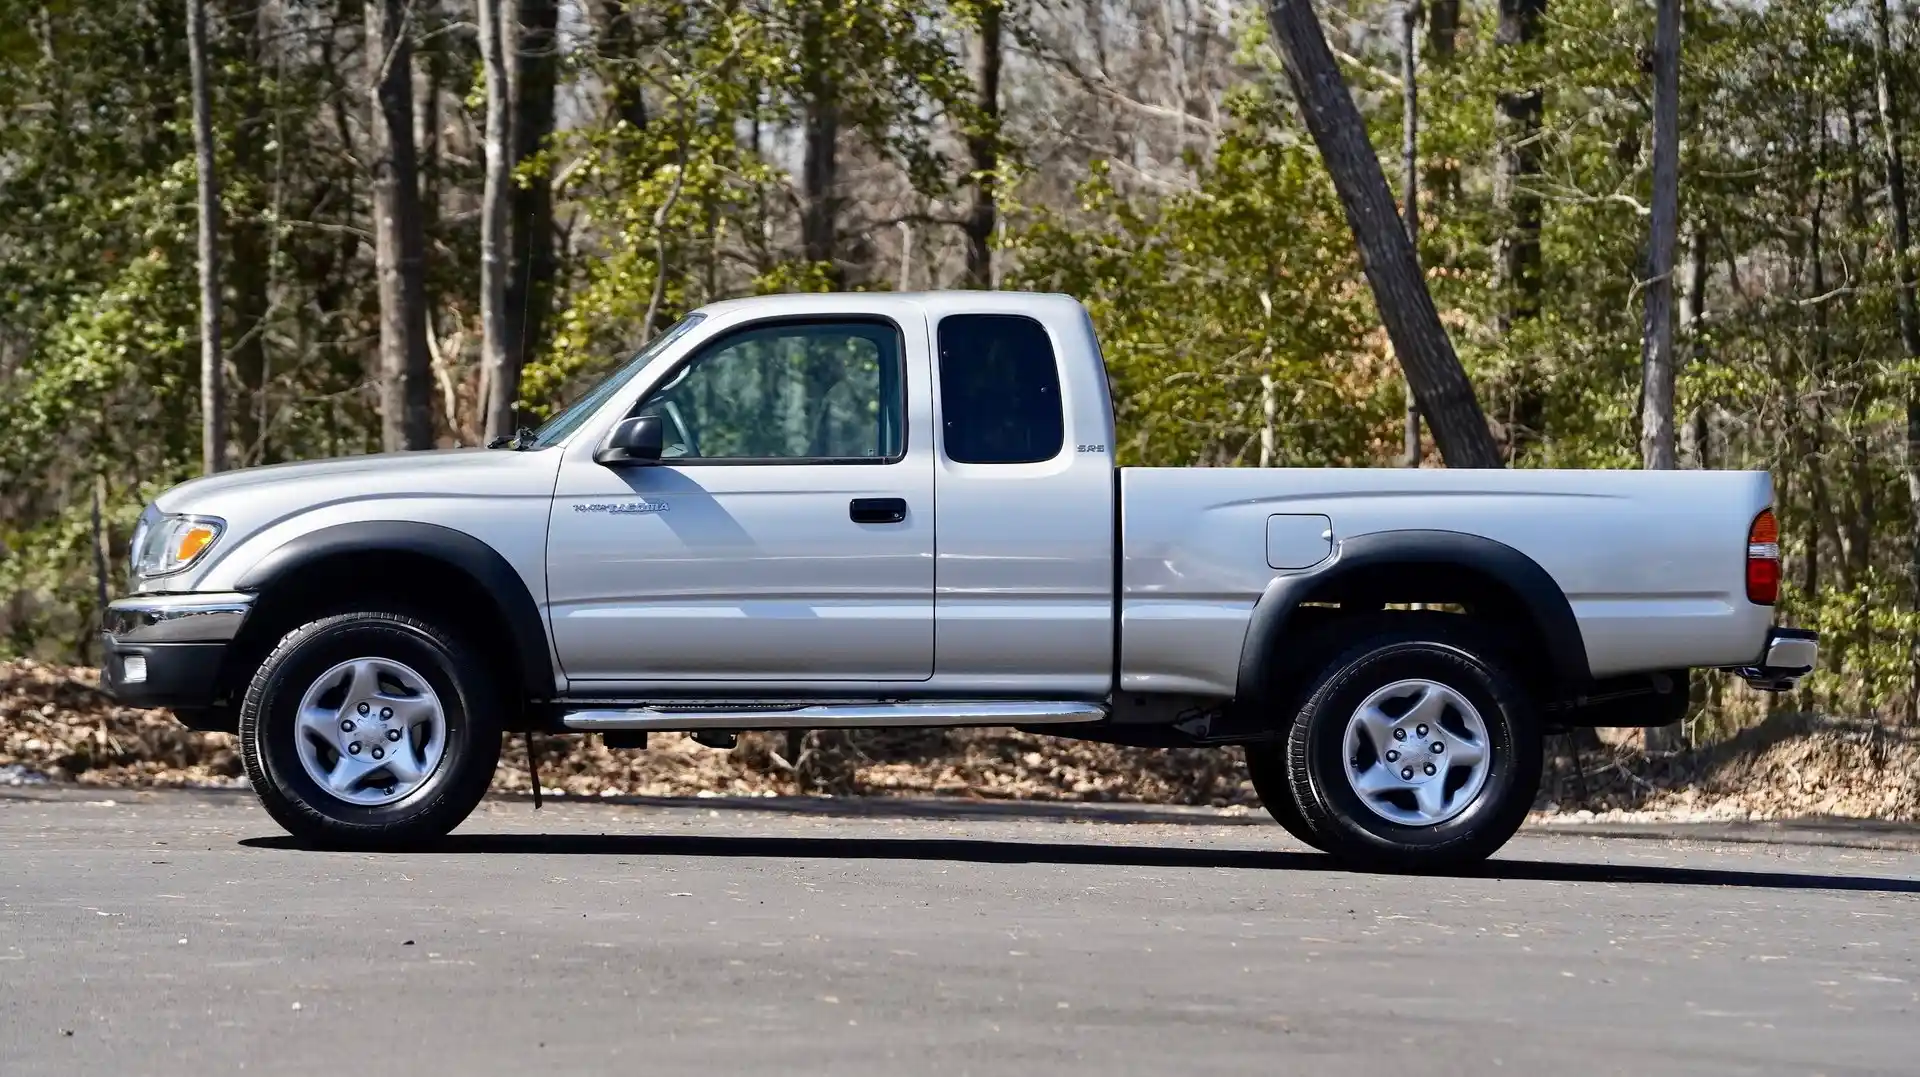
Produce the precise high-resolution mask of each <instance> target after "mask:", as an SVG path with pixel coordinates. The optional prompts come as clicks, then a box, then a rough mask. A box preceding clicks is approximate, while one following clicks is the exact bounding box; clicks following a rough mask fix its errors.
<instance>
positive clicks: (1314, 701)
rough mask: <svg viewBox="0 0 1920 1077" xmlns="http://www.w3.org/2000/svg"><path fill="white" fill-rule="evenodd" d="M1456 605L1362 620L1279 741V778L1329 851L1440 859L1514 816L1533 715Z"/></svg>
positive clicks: (1414, 863) (1530, 784)
mask: <svg viewBox="0 0 1920 1077" xmlns="http://www.w3.org/2000/svg"><path fill="white" fill-rule="evenodd" d="M1456 618H1457V615H1450V614H1435V615H1429V616H1419V615H1412V616H1407V617H1406V618H1405V620H1406V623H1405V624H1402V625H1393V626H1391V627H1382V628H1380V629H1379V630H1378V631H1373V632H1370V633H1368V634H1367V635H1365V636H1364V637H1363V638H1361V639H1360V640H1359V641H1358V642H1357V643H1355V644H1354V645H1353V646H1351V647H1349V648H1347V649H1346V650H1344V651H1342V652H1341V653H1340V654H1339V655H1338V656H1337V657H1335V658H1334V659H1333V660H1332V661H1331V662H1330V663H1328V665H1327V666H1326V668H1325V669H1324V670H1323V671H1322V672H1321V674H1320V675H1319V677H1318V678H1316V679H1315V681H1314V683H1313V684H1312V685H1311V687H1310V688H1309V690H1308V691H1307V693H1306V697H1305V702H1304V704H1302V706H1301V708H1300V710H1299V712H1298V713H1297V714H1296V715H1295V716H1294V720H1293V726H1292V730H1291V733H1290V735H1289V737H1288V739H1287V743H1286V747H1285V749H1284V756H1285V760H1286V773H1287V785H1288V788H1289V790H1290V792H1291V794H1292V799H1293V802H1294V805H1295V807H1296V809H1297V810H1298V811H1299V813H1300V816H1301V819H1302V820H1303V822H1304V823H1305V825H1306V827H1307V829H1308V831H1309V832H1310V833H1311V834H1312V836H1313V839H1314V844H1317V845H1318V846H1319V847H1320V848H1322V849H1325V850H1326V851H1327V852H1330V853H1332V854H1334V855H1335V856H1338V857H1340V858H1342V859H1344V860H1347V861H1349V862H1352V863H1355V864H1358V865H1362V866H1366V867H1373V868H1379V869H1383V870H1389V871H1445V870H1450V869H1456V868H1461V867H1465V866H1467V865H1470V864H1473V863H1477V862H1478V861H1480V860H1483V859H1485V858H1486V857H1488V856H1491V855H1492V854H1493V853H1494V852H1495V851H1496V850H1498V849H1499V848H1500V847H1501V846H1502V845H1504V844H1506V842H1507V840H1508V839H1509V838H1511V837H1512V836H1513V833H1514V831H1516V830H1518V829H1519V827H1520V824H1521V823H1522V822H1523V821H1524V820H1525V819H1526V813H1527V810H1528V809H1529V808H1531V807H1532V805H1533V798H1534V794H1535V793H1536V792H1537V791H1538V790H1539V785H1540V765H1541V761H1540V730H1539V725H1538V723H1537V722H1536V720H1535V716H1534V714H1533V709H1532V707H1531V705H1530V704H1529V701H1528V699H1527V696H1526V694H1525V693H1524V692H1523V691H1522V690H1521V689H1520V687H1519V686H1518V684H1516V683H1515V680H1514V678H1513V677H1512V676H1511V675H1509V674H1508V673H1507V672H1506V670H1505V668H1504V664H1503V662H1502V661H1501V658H1500V652H1499V650H1498V649H1497V648H1495V647H1493V646H1491V645H1490V644H1489V643H1488V641H1486V640H1485V639H1484V638H1482V637H1480V636H1479V635H1478V634H1477V633H1475V632H1474V631H1473V630H1472V626H1471V624H1470V623H1468V622H1464V621H1457V620H1456ZM1396 619H1397V618H1396Z"/></svg>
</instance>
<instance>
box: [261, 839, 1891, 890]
mask: <svg viewBox="0 0 1920 1077" xmlns="http://www.w3.org/2000/svg"><path fill="white" fill-rule="evenodd" d="M240 844H241V845H243V846H247V847H249V848H255V849H295V848H302V846H301V845H300V844H299V843H297V842H295V841H294V840H292V839H290V838H284V837H272V838H247V839H245V840H243V841H241V842H240ZM421 852H422V853H426V854H429V855H431V854H449V853H451V854H455V855H482V856H486V855H493V856H627V857H647V856H656V857H673V856H694V857H706V858H715V859H765V860H834V861H848V860H902V861H905V860H928V861H940V862H946V863H957V864H1059V865H1085V866H1096V867H1132V868H1196V869H1213V870H1244V871H1326V872H1352V871H1354V869H1351V868H1347V867H1343V866H1342V865H1340V864H1339V863H1338V862H1336V861H1335V860H1333V858H1331V857H1328V856H1324V855H1322V854H1319V853H1305V852H1284V851H1268V850H1259V849H1205V848H1185V847H1168V846H1158V845H1094V844H1081V843H1067V842H1038V841H989V840H983V839H973V838H778V837H710V836H703V835H691V834H672V835H644V834H632V835H625V834H455V835H452V836H450V837H447V838H443V839H441V840H440V841H438V842H436V843H434V844H433V845H430V846H428V847H426V848H424V849H422V850H421ZM1356 873H1357V872H1356ZM1443 877H1446V878H1458V879H1499V880H1529V881H1535V882H1555V883H1629V884H1637V885H1648V886H1737V887H1746V888H1752V889H1761V890H1838V891H1853V892H1862V893H1881V894H1920V879H1897V878H1876V877H1872V876H1856V875H1831V874H1823V873H1806V872H1782V871H1733V870H1723V869H1717V868H1682V867H1664V866H1659V865H1648V864H1586V863H1577V862H1568V861H1554V860H1491V861H1488V862H1487V863H1485V864H1481V865H1479V866H1478V867H1476V868H1473V869H1471V870H1468V871H1463V872H1454V873H1449V874H1447V875H1445V876H1443Z"/></svg>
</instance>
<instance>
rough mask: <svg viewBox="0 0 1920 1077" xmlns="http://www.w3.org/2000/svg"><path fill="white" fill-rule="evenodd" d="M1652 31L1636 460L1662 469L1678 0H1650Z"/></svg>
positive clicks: (1674, 232)
mask: <svg viewBox="0 0 1920 1077" xmlns="http://www.w3.org/2000/svg"><path fill="white" fill-rule="evenodd" d="M1656 3H1657V7H1656V10H1655V13H1654V30H1653V231H1652V234H1651V236H1650V237H1649V242H1648V244H1647V277H1648V282H1647V300H1646V302H1647V316H1646V333H1645V335H1644V336H1643V337H1642V338H1641V341H1642V342H1641V348H1640V363H1641V381H1640V392H1641V397H1642V400H1643V401H1644V403H1643V405H1642V406H1641V409H1640V419H1641V427H1640V458H1641V462H1642V463H1643V464H1644V465H1645V466H1646V467H1648V468H1652V469H1657V470H1662V471H1668V470H1672V468H1673V466H1674V453H1673V442H1674V438H1673V381H1674V355H1673V252H1674V246H1675V243H1676V241H1677V240H1678V238H1679V232H1680V141H1679V140H1680V0H1656Z"/></svg>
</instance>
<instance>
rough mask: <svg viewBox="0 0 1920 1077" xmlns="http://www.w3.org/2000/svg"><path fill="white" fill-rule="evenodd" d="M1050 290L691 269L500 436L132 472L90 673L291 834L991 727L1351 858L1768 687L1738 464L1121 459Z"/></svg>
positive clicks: (1487, 822)
mask: <svg viewBox="0 0 1920 1077" xmlns="http://www.w3.org/2000/svg"><path fill="white" fill-rule="evenodd" d="M1114 436H1115V435H1114V418H1113V408H1112V404H1111V401H1110V400H1109V397H1108V387H1107V377H1106V370H1105V366H1104V364H1103V362H1102V359H1101V355H1100V350H1099V346H1098V344H1097V342H1096V341H1095V338H1094V331H1093V326H1092V323H1091V321H1090V320H1089V318H1088V315H1087V312H1086V310H1085V309H1084V308H1083V307H1082V306H1081V305H1080V304H1079V303H1077V302H1075V301H1074V300H1073V299H1071V298H1068V297H1065V296H1055V295H1032V294H1021V293H1000V292H960V293H933V294H923V295H909V294H894V295H889V294H867V295H792V296H776V297H764V298H756V299H745V300H738V301H732V302H724V303H716V304H714V305H712V306H709V307H706V308H704V309H701V310H699V311H697V312H695V313H693V314H691V315H689V316H688V317H687V318H685V319H684V320H683V321H681V322H679V323H678V324H677V325H675V326H674V327H673V328H672V329H671V330H670V331H668V332H666V333H664V334H662V335H660V336H659V337H658V338H656V339H655V340H654V341H653V342H652V343H651V344H649V345H648V346H647V347H646V349H645V350H643V351H641V352H640V353H639V354H638V355H636V356H634V357H633V358H632V359H631V360H630V361H629V362H627V363H625V364H624V365H623V366H621V367H620V368H619V369H618V370H617V371H615V372H614V373H613V374H611V375H610V376H608V377H607V378H606V379H605V380H603V381H601V382H600V383H599V384H598V385H596V386H595V387H593V388H592V389H591V390H590V391H588V392H586V393H585V394H584V395H583V396H581V397H580V398H579V399H578V400H577V401H575V402H574V403H572V404H571V406H568V407H566V408H565V409H563V410H561V411H559V412H558V413H557V414H555V415H554V416H553V417H552V418H551V419H549V420H548V421H547V422H546V423H545V424H544V425H542V426H540V427H539V428H538V429H534V430H523V431H522V432H520V433H519V434H517V435H515V436H514V437H512V438H508V439H502V440H501V441H499V442H497V443H496V445H495V446H493V447H490V448H484V449H482V448H474V449H456V450H448V451H439V452H419V453H404V454H385V455H372V456H360V457H353V458H348V459H340V460H329V461H320V462H311V463H297V464H286V465H280V466H274V467H262V468H253V469H247V470H241V471H234V472H228V473H225V474H218V475H211V476H208V477H205V478H201V479H196V480H194V481H191V482H187V483H185V484H183V485H180V486H177V487H174V488H173V489H171V490H168V491H167V492H166V493H164V494H162V495H160V497H159V498H158V499H157V500H156V501H155V502H154V504H152V505H151V506H149V507H148V508H147V509H146V511H145V513H144V514H143V515H142V516H141V518H140V523H139V526H138V530H137V532H136V533H135V535H134V538H133V557H132V560H133V564H132V575H131V582H130V585H129V586H130V593H129V594H127V595H126V597H124V598H122V599H120V600H118V601H116V602H114V603H112V604H111V607H110V609H109V611H108V614H107V616H106V618H105V625H104V629H103V634H104V640H103V642H104V654H105V656H106V657H105V667H106V668H105V677H106V682H107V684H108V685H109V687H110V689H111V691H112V692H113V693H114V694H115V695H116V696H117V697H118V698H119V699H121V700H123V701H124V702H126V703H128V704H131V705H135V706H151V707H166V708H171V709H172V710H173V711H174V712H175V713H176V714H177V715H178V716H179V717H180V718H181V720H182V721H184V722H185V723H186V724H188V725H189V726H191V727H193V728H196V729H206V730H225V731H231V732H236V733H238V735H239V740H240V745H241V756H242V759H243V761H244V764H245V767H246V771H247V775H248V777H249V779H250V780H251V782H252V785H253V787H254V789H255V790H256V791H257V792H258V794H259V796H260V798H261V799H262V800H263V801H264V802H265V805H266V808H267V810H268V811H269V812H270V813H271V814H272V816H273V818H274V819H275V820H277V821H278V822H279V823H280V824H281V825H282V826H284V827H285V828H286V829H287V830H289V831H290V832H292V833H293V834H294V835H296V836H298V837H300V838H302V839H305V840H308V841H311V842H315V843H323V844H328V845H334V846H346V847H358V848H385V847H394V846H399V845H406V844H412V843H418V842H422V841H426V840H430V839H433V838H436V837H438V836H440V835H443V834H445V833H446V832H447V831H449V830H451V829H453V828H454V827H455V826H456V825H458V824H459V823H460V822H461V820H462V819H464V818H465V817H466V816H467V814H468V813H469V812H470V811H471V810H472V809H473V808H474V806H475V805H476V803H477V802H478V801H479V800H480V798H481V797H482V796H483V795H484V794H485V792H486V790H487V787H488V784H489V781H490V779H491V777H492V775H493V771H494V767H495V764H496V762H497V761H498V758H499V754H500V751H501V744H502V739H503V737H504V736H505V735H507V734H509V733H516V732H524V733H534V732H540V733H597V734H601V735H603V736H605V737H606V738H607V739H608V742H609V743H610V744H615V745H622V746H638V745H642V744H644V743H645V740H646V736H647V734H649V733H652V732H658V731H681V732H693V733H695V734H696V735H700V736H702V737H704V738H706V739H708V740H710V741H716V742H723V743H724V742H725V741H726V740H728V739H730V738H729V735H730V734H733V733H737V732H740V731H747V730H770V729H795V728H807V729H830V728H872V727H887V726H962V725H998V726H1013V727H1018V728H1022V729H1031V730H1037V731H1042V732H1046V733H1050V734H1053V735H1058V736H1065V737H1080V738H1088V739H1095V740H1103V741H1110V742H1116V743H1122V744H1131V745H1141V746H1179V745H1186V746H1192V745H1217V746H1228V745H1239V746H1241V747H1242V748H1243V749H1244V751H1245V753H1246V759H1247V765H1248V769H1249V771H1250V774H1251V778H1252V781H1253V786H1254V788H1255V790H1256V791H1257V792H1258V793H1259V795H1260V797H1261V799H1262V800H1263V801H1264V802H1265V805H1266V807H1267V809H1268V810H1269V811H1270V812H1271V813H1272V814H1273V816H1274V817H1275V818H1276V819H1277V820H1278V821H1279V822H1280V823H1281V824H1282V825H1283V826H1285V827H1286V829H1287V830H1288V831H1289V832H1291V833H1292V834H1293V835H1295V836H1296V837H1298V838H1299V839H1300V840H1301V841H1303V842H1305V843H1307V844H1309V845H1311V846H1314V847H1316V848H1318V849H1321V850H1324V851H1326V852H1328V853H1332V854H1334V855H1335V856H1338V857H1340V858H1342V859H1344V860H1346V861H1348V862H1352V863H1357V864H1362V865H1368V866H1372V867H1378V868H1384V869H1391V870H1443V869H1448V868H1454V867H1459V866H1461V865H1464V864H1468V863H1471V862H1474V861H1476V860H1479V859H1481V858H1484V857H1486V856H1488V855H1489V854H1491V853H1493V852H1494V851H1495V850H1496V849H1498V848H1499V847H1500V846H1501V845H1502V843H1504V842H1505V841H1506V840H1507V839H1508V838H1509V837H1511V836H1512V834H1513V833H1514V831H1515V829H1516V828H1518V827H1519V825H1520V824H1521V822H1522V820H1523V818H1524V817H1525V815H1526V812H1527V810H1528V808H1529V806H1530V805H1531V803H1532V801H1533V798H1534V796H1535V793H1536V791H1537V789H1538V785H1539V781H1540V773H1541V767H1542V762H1541V739H1542V737H1543V735H1545V734H1547V733H1549V732H1552V731H1556V730H1563V729H1567V728H1570V727H1578V726H1656V725H1663V724H1667V723H1671V722H1674V721H1678V720H1680V718H1681V717H1682V716H1683V714H1684V712H1685V709H1686V707H1687V702H1688V682H1689V674H1690V672H1691V671H1694V670H1700V669H1730V670H1736V671H1738V675H1740V676H1741V677H1744V678H1745V679H1746V680H1747V681H1748V682H1749V683H1751V684H1753V685H1755V686H1757V687H1759V688H1761V689H1764V690H1769V691H1780V690H1784V689H1787V688H1791V687H1792V686H1793V685H1794V683H1795V682H1796V680H1797V679H1798V678H1800V677H1802V676H1804V675H1805V674H1807V673H1808V672H1810V671H1811V670H1812V668H1813V667H1814V664H1815V652H1816V640H1815V637H1814V634H1813V633H1811V632H1807V631H1797V630H1793V629H1789V628H1782V627H1775V625H1774V623H1773V622H1774V616H1773V615H1774V609H1773V606H1774V602H1775V599H1776V596H1777V592H1778V589H1779V582H1780V561H1779V556H1780V554H1779V545H1778V527H1777V524H1776V522H1775V519H1774V516H1773V514H1772V512H1771V511H1770V508H1769V504H1770V501H1771V498H1772V487H1771V483H1770V480H1769V478H1768V476H1767V475H1766V474H1765V473H1764V472H1726V471H1658V472H1655V471H1544V470H1508V471H1497V470H1440V469H1398V468H1392V469H1390V468H1379V469H1346V468H1328V469H1286V468H1271V469H1268V468H1260V469H1256V468H1158V467H1116V466H1115V465H1114V462H1113V461H1114V453H1115V443H1114Z"/></svg>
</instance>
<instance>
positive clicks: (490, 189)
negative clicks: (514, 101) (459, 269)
mask: <svg viewBox="0 0 1920 1077" xmlns="http://www.w3.org/2000/svg"><path fill="white" fill-rule="evenodd" d="M508 2H510V0H479V4H480V19H479V22H480V60H481V64H482V65H483V67H484V68H485V79H486V83H487V127H486V135H485V141H486V159H487V166H486V180H485V183H484V185H483V189H482V191H481V195H480V331H481V344H480V355H481V379H482V383H483V384H484V385H485V386H486V395H487V407H486V422H485V426H484V429H485V431H486V436H487V437H488V438H497V437H502V436H504V435H506V434H508V433H510V432H511V431H512V429H513V401H514V397H515V396H516V395H517V393H518V389H519V386H518V385H516V384H515V380H516V379H515V377H514V368H513V366H512V364H513V360H514V356H513V352H512V342H511V341H509V340H508V337H507V251H506V247H507V199H508V197H509V191H508V189H507V188H508V185H509V184H510V183H511V182H512V175H511V170H512V167H513V165H512V162H511V161H510V160H509V159H508V156H507V155H508V153H509V152H510V149H511V147H510V146H509V145H508V132H507V122H508V121H507V115H508V113H507V107H508V102H507V58H506V41H505V37H504V32H505V31H504V23H505V14H506V13H505V12H503V11H502V10H501V8H502V6H503V5H504V4H505V3H508Z"/></svg>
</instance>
